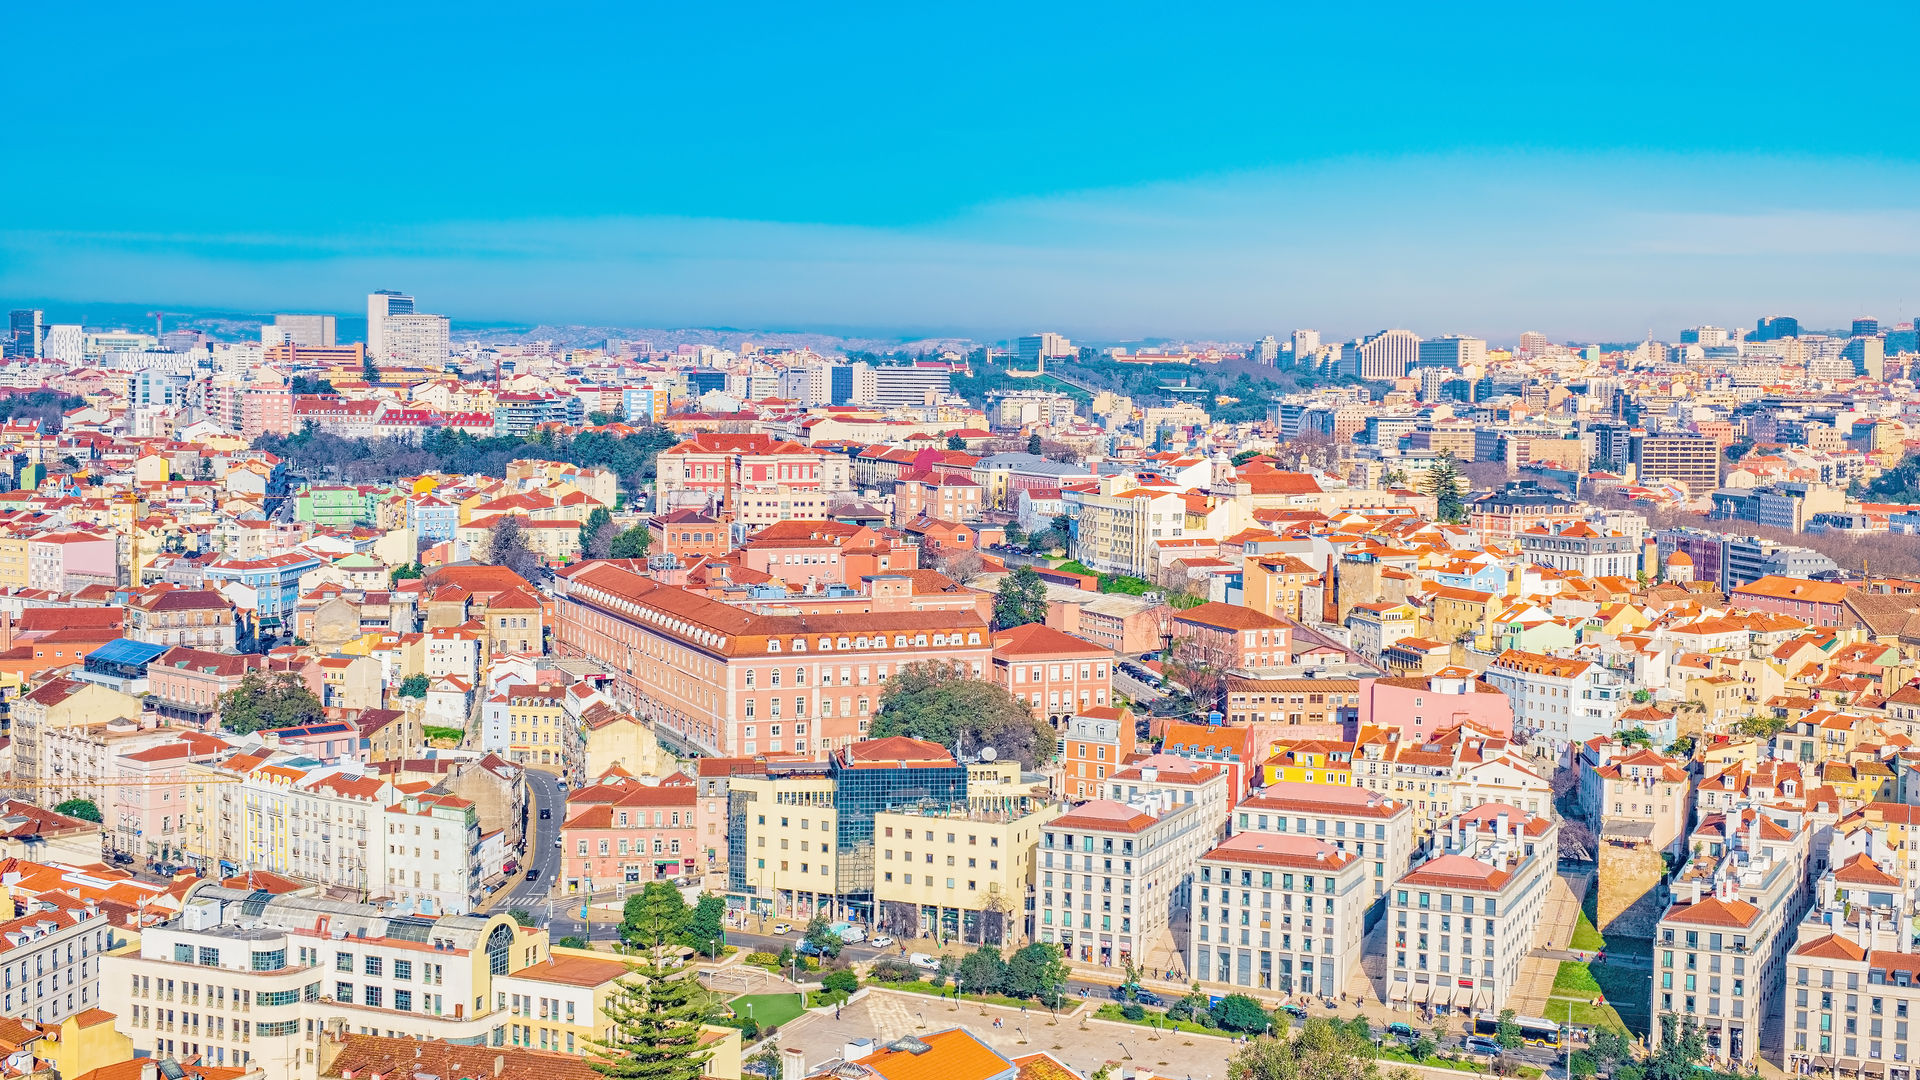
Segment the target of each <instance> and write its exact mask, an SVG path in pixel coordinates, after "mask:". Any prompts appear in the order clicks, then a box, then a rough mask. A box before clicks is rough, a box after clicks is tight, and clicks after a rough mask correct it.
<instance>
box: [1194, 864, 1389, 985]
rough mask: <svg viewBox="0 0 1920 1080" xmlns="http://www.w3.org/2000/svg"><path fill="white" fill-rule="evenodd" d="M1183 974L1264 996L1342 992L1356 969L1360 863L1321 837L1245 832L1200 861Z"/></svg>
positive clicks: (1362, 924)
mask: <svg viewBox="0 0 1920 1080" xmlns="http://www.w3.org/2000/svg"><path fill="white" fill-rule="evenodd" d="M1193 889H1194V892H1195V897H1194V901H1193V924H1192V930H1191V932H1190V933H1189V934H1188V936H1187V970H1188V971H1190V972H1192V973H1193V977H1194V978H1196V979H1198V980H1200V981H1201V982H1203V983H1204V982H1217V983H1226V984H1229V985H1232V986H1240V987H1250V988H1254V989H1259V990H1266V991H1269V992H1278V993H1282V994H1290V993H1293V992H1294V991H1296V990H1297V991H1299V992H1301V993H1304V994H1318V995H1320V996H1321V997H1326V998H1330V997H1332V996H1333V995H1334V994H1335V993H1338V992H1340V991H1343V990H1345V988H1346V986H1347V980H1348V979H1349V978H1351V977H1352V975H1353V974H1354V972H1356V971H1359V970H1360V944H1361V941H1362V940H1363V939H1364V938H1365V937H1366V914H1367V909H1368V908H1369V907H1371V906H1372V904H1373V895H1374V894H1373V890H1372V888H1370V887H1369V886H1368V884H1367V867H1366V861H1365V860H1364V859H1361V858H1360V857H1359V856H1357V855H1355V854H1354V853H1353V852H1350V851H1341V850H1339V849H1337V848H1335V847H1334V846H1333V845H1332V844H1330V843H1328V842H1327V841H1325V840H1321V839H1319V838H1317V837H1311V836H1301V835H1298V834H1293V835H1279V834H1273V833H1259V832H1249V833H1241V834H1240V835H1238V836H1235V837H1233V838H1232V839H1230V840H1228V841H1227V842H1226V843H1223V844H1221V845H1220V846H1219V847H1217V848H1214V849H1213V850H1212V851H1210V852H1208V853H1207V854H1206V857H1205V858H1203V859H1201V860H1200V880H1199V881H1198V882H1197V883H1196V884H1195V885H1194V886H1193Z"/></svg>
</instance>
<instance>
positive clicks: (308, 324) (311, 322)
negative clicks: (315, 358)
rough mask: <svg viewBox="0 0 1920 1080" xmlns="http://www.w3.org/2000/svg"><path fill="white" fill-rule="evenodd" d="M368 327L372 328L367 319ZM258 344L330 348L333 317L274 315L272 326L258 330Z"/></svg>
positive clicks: (332, 334)
mask: <svg viewBox="0 0 1920 1080" xmlns="http://www.w3.org/2000/svg"><path fill="white" fill-rule="evenodd" d="M368 309H369V310H368V312H367V314H368V315H369V316H371V315H372V314H373V312H372V310H371V309H372V305H371V304H369V305H368ZM368 326H369V327H371V326H372V322H371V319H369V322H368ZM260 344H262V345H266V346H273V345H307V346H312V347H314V348H330V347H332V346H333V344H334V317H333V316H332V315H275V316H274V317H273V325H272V326H263V327H261V328H260Z"/></svg>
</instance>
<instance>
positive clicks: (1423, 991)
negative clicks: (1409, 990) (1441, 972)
mask: <svg viewBox="0 0 1920 1080" xmlns="http://www.w3.org/2000/svg"><path fill="white" fill-rule="evenodd" d="M1432 1000H1433V984H1432V983H1414V984H1413V1001H1414V1004H1416V1005H1425V1004H1426V1003H1427V1002H1429V1001H1432Z"/></svg>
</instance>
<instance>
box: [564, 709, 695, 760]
mask: <svg viewBox="0 0 1920 1080" xmlns="http://www.w3.org/2000/svg"><path fill="white" fill-rule="evenodd" d="M580 726H581V737H582V738H583V739H584V740H585V741H586V751H587V775H588V776H604V775H605V774H606V773H607V772H608V771H609V770H611V769H614V768H616V767H617V768H621V769H625V770H626V771H627V772H629V773H631V774H632V775H634V776H665V775H666V774H667V773H668V772H670V771H671V770H672V769H673V767H674V765H675V764H677V762H676V760H675V758H674V756H673V755H672V754H669V753H665V752H663V751H662V750H661V749H660V739H659V737H658V736H657V735H655V734H654V733H653V725H652V724H649V723H647V722H646V721H644V720H642V719H640V718H639V717H637V716H635V715H633V714H632V713H630V712H626V711H624V710H621V709H617V708H614V707H613V706H611V705H605V704H596V705H594V706H592V707H590V708H588V709H587V711H586V712H584V713H582V714H581V715H580Z"/></svg>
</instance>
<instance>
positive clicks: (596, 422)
mask: <svg viewBox="0 0 1920 1080" xmlns="http://www.w3.org/2000/svg"><path fill="white" fill-rule="evenodd" d="M622 419H623V418H622V417H621V415H620V414H619V413H610V412H602V411H600V410H598V409H596V410H594V411H593V412H590V413H588V414H587V423H589V424H592V425H593V426H594V427H606V426H607V425H608V424H618V423H620V422H621V420H622Z"/></svg>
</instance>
